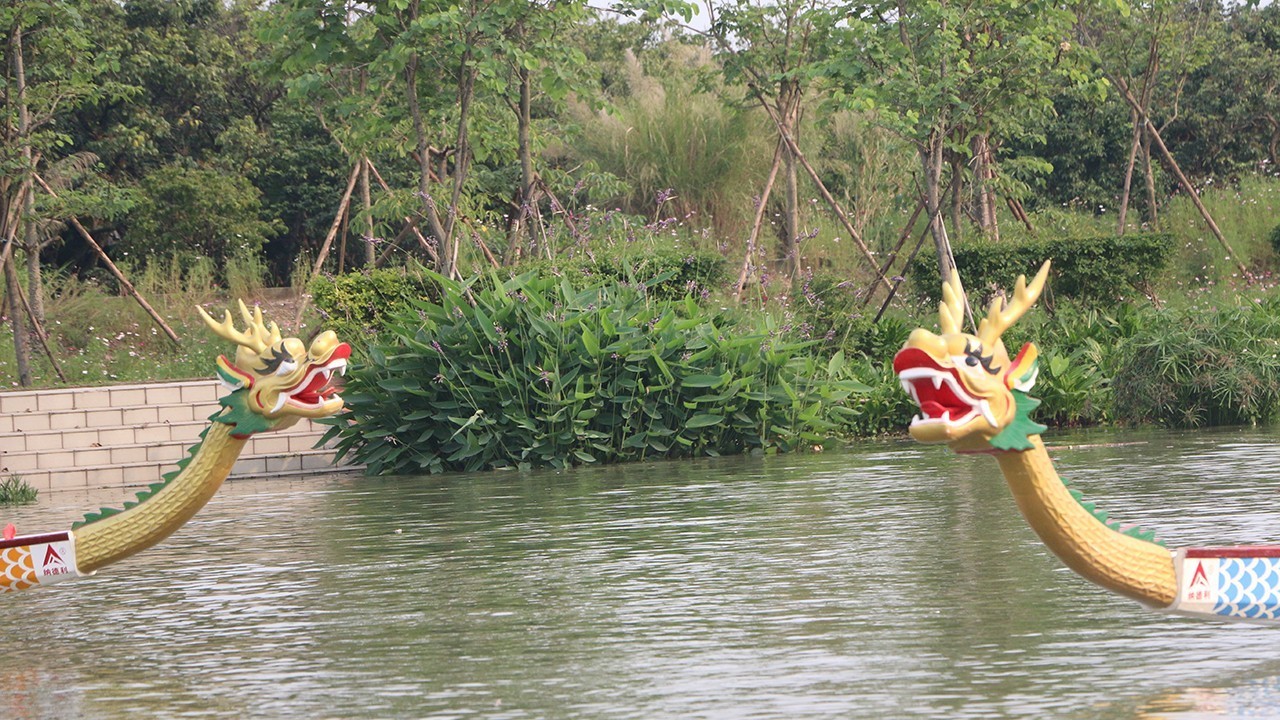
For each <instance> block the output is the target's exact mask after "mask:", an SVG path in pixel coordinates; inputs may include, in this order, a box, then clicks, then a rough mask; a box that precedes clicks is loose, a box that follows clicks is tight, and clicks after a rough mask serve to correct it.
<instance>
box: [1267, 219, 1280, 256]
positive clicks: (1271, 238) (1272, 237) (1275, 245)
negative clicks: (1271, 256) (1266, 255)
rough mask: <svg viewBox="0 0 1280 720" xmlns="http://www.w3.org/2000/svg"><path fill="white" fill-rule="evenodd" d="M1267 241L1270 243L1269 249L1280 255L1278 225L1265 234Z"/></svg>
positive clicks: (1279, 228)
mask: <svg viewBox="0 0 1280 720" xmlns="http://www.w3.org/2000/svg"><path fill="white" fill-rule="evenodd" d="M1267 241H1268V242H1269V243H1270V244H1271V250H1272V251H1273V252H1275V254H1277V255H1280V225H1276V226H1275V227H1273V228H1271V232H1270V233H1268V234H1267Z"/></svg>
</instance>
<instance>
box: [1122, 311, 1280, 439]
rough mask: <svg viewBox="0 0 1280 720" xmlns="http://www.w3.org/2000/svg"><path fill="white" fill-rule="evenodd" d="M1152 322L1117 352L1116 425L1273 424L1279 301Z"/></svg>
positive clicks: (1277, 400)
mask: <svg viewBox="0 0 1280 720" xmlns="http://www.w3.org/2000/svg"><path fill="white" fill-rule="evenodd" d="M1151 320H1152V321H1151V322H1150V323H1149V324H1147V325H1146V326H1144V327H1143V328H1142V329H1141V330H1140V331H1139V332H1138V333H1136V334H1135V335H1134V336H1133V337H1132V338H1130V339H1129V340H1128V341H1127V342H1126V343H1124V344H1123V345H1122V346H1121V348H1120V360H1119V363H1118V370H1117V372H1116V375H1115V381H1114V392H1115V404H1116V416H1117V419H1119V420H1124V421H1128V422H1157V423H1161V424H1165V425H1173V426H1180V427H1196V426H1201V425H1235V424H1242V423H1265V422H1270V421H1272V420H1274V419H1275V418H1276V417H1277V410H1278V409H1280V359H1278V358H1277V354H1280V341H1277V339H1276V338H1280V299H1276V298H1273V299H1271V300H1269V301H1267V302H1264V303H1261V304H1259V305H1257V306H1247V307H1231V308H1223V309H1218V308H1209V309H1204V308H1192V309H1188V310H1186V311H1183V312H1179V313H1168V312H1166V313H1160V314H1153V315H1152V319H1151Z"/></svg>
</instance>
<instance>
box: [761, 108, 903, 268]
mask: <svg viewBox="0 0 1280 720" xmlns="http://www.w3.org/2000/svg"><path fill="white" fill-rule="evenodd" d="M753 90H754V86H753ZM756 92H757V94H758V91H756ZM759 99H760V105H761V106H762V107H763V108H764V109H765V112H767V113H768V114H769V118H770V119H772V120H773V124H774V125H776V126H777V128H778V137H779V138H781V139H782V141H783V142H784V143H786V144H787V149H788V150H790V151H791V156H792V157H794V158H795V159H796V160H798V161H799V162H800V166H801V167H803V168H804V169H805V172H807V173H809V179H810V180H812V181H813V184H814V185H815V186H816V187H817V188H818V193H819V194H820V195H822V199H823V200H824V201H826V203H827V205H828V206H829V207H830V208H831V211H832V212H834V213H835V215H836V218H837V219H838V220H839V221H840V224H841V225H843V226H844V230H845V232H847V233H849V237H850V238H852V239H853V242H854V243H855V244H857V246H858V250H860V251H861V252H862V255H863V257H865V258H866V259H867V262H869V263H871V267H879V266H880V263H879V262H878V261H877V260H876V258H875V255H873V254H871V248H869V247H867V244H866V243H865V242H863V240H862V233H860V232H858V229H857V228H855V227H854V226H853V223H852V222H850V221H849V216H848V215H847V214H845V211H844V208H842V207H840V203H838V202H836V199H835V197H833V196H832V195H831V192H830V191H828V190H827V186H826V185H825V184H824V183H823V182H822V178H821V177H819V176H818V171H816V170H814V169H813V166H812V165H810V164H809V160H808V159H806V158H805V156H804V153H803V152H801V151H800V146H799V145H798V144H797V143H796V141H795V138H793V137H791V133H789V132H787V130H786V126H785V125H784V124H783V122H782V118H779V117H778V115H777V113H776V112H775V111H774V109H773V108H772V107H770V105H769V103H767V102H765V101H764V98H763V96H762V95H759ZM881 281H882V282H883V283H884V286H885V287H886V288H888V289H890V290H892V289H893V286H892V285H891V284H890V283H889V281H888V280H885V279H883V278H882V279H881Z"/></svg>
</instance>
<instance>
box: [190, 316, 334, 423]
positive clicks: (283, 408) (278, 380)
mask: <svg viewBox="0 0 1280 720" xmlns="http://www.w3.org/2000/svg"><path fill="white" fill-rule="evenodd" d="M239 305H240V315H241V317H243V318H244V322H245V329H244V330H243V331H242V330H237V329H236V328H235V324H234V322H233V321H232V319H231V312H230V311H227V312H225V313H224V314H223V319H222V321H221V322H219V321H217V320H214V319H213V317H211V316H210V315H209V313H207V312H205V311H204V308H200V307H197V308H196V309H197V310H199V311H200V315H201V316H202V317H203V318H204V321H205V323H206V324H208V326H209V327H210V328H211V329H212V330H213V332H214V333H216V334H217V335H218V336H219V337H222V338H225V339H227V340H230V341H232V342H234V343H235V344H236V345H237V346H238V347H237V348H236V354H235V358H234V359H229V358H228V357H227V356H226V355H221V356H219V357H218V377H219V379H220V380H222V383H223V385H224V386H226V387H227V388H228V389H229V390H230V391H231V392H230V393H229V394H228V395H226V396H224V397H223V398H222V400H221V402H222V405H223V407H224V408H227V409H228V410H227V411H226V412H224V413H223V414H222V415H220V416H218V417H217V418H216V419H217V420H218V421H219V422H224V423H228V424H234V425H236V428H237V434H246V435H247V434H251V433H254V432H261V431H263V430H277V429H280V428H285V427H288V426H290V425H292V424H294V423H296V422H297V421H298V420H300V419H301V418H322V417H329V416H330V415H335V414H337V413H338V412H341V411H342V407H343V402H342V398H341V397H340V396H339V395H338V393H337V389H336V388H334V387H333V386H331V385H330V381H331V380H332V379H333V376H334V374H335V373H336V374H338V375H343V374H346V369H347V358H348V357H350V355H351V347H350V346H349V345H347V344H346V343H344V342H339V341H338V336H337V335H336V334H334V332H333V331H332V330H326V331H324V332H322V333H320V334H319V335H318V336H316V338H315V339H314V340H312V341H311V344H310V346H308V345H307V344H306V343H304V342H303V341H301V340H299V339H298V338H292V337H291V338H284V337H281V335H280V328H279V327H278V326H277V325H276V324H275V323H274V322H273V323H270V324H267V323H264V322H263V319H262V310H261V309H260V308H257V307H255V308H254V309H253V312H249V308H247V307H246V306H245V304H244V302H243V301H240V302H239Z"/></svg>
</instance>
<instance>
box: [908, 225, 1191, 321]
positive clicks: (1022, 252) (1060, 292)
mask: <svg viewBox="0 0 1280 720" xmlns="http://www.w3.org/2000/svg"><path fill="white" fill-rule="evenodd" d="M1173 249H1174V248H1173V236H1172V235H1169V234H1167V233H1139V234H1132V235H1122V236H1120V237H1081V238H1055V239H1042V240H1032V241H1029V242H1022V243H999V244H995V243H975V244H973V245H961V246H958V247H955V248H952V254H953V255H954V256H955V260H956V268H957V269H959V271H960V277H961V279H962V280H963V281H964V284H965V287H967V288H969V289H971V290H974V291H977V292H978V293H980V294H981V293H982V289H983V288H988V287H990V288H1000V289H1004V290H1006V291H1007V290H1008V289H1011V288H1012V287H1013V283H1014V281H1015V280H1016V279H1017V277H1018V276H1019V275H1026V276H1027V277H1031V276H1032V275H1033V274H1035V272H1036V270H1037V269H1039V267H1040V265H1041V264H1042V263H1043V262H1044V261H1045V260H1052V261H1053V269H1052V270H1051V277H1050V281H1049V291H1048V293H1047V297H1048V298H1050V300H1052V299H1054V298H1058V299H1071V300H1075V301H1077V302H1080V303H1082V304H1084V305H1111V304H1114V303H1116V302H1122V301H1125V300H1130V299H1133V298H1135V297H1138V296H1140V295H1142V294H1146V293H1147V292H1149V290H1150V288H1151V287H1152V286H1153V285H1154V283H1155V280H1156V278H1157V277H1159V275H1160V273H1161V272H1163V270H1164V269H1165V267H1166V266H1167V265H1168V264H1169V261H1170V259H1171V258H1172V257H1173ZM908 276H909V278H910V280H911V282H912V284H913V286H914V287H915V288H916V289H917V291H918V292H919V293H921V294H922V295H924V296H925V297H926V298H928V299H929V300H931V301H936V300H937V299H938V296H939V295H940V294H941V290H942V288H941V283H939V281H938V260H937V255H935V254H934V253H931V252H930V253H921V254H920V256H919V257H917V258H916V261H915V262H914V263H912V265H911V266H910V268H909V269H908Z"/></svg>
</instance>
